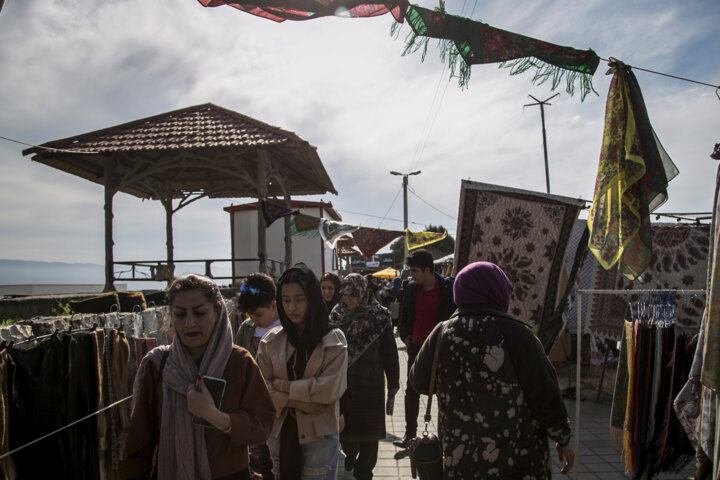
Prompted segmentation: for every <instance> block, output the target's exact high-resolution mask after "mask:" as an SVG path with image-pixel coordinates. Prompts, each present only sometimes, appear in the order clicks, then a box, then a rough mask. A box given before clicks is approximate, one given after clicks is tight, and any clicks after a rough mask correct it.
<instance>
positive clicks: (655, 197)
mask: <svg viewBox="0 0 720 480" xmlns="http://www.w3.org/2000/svg"><path fill="white" fill-rule="evenodd" d="M611 66H612V69H611V70H610V72H613V73H614V76H613V78H612V81H611V83H610V91H609V93H608V98H607V104H606V109H605V131H604V133H603V141H602V148H601V152H600V162H599V165H598V173H597V179H596V181H595V193H594V195H593V204H592V207H591V208H590V212H589V214H588V228H589V229H590V240H589V242H588V247H589V248H590V251H591V252H592V253H593V255H595V258H597V260H598V262H599V263H600V265H602V266H603V268H605V269H609V268H610V267H612V266H613V265H615V264H616V263H618V264H619V265H620V272H621V273H622V274H623V275H625V276H626V277H628V278H629V279H631V280H634V279H636V278H637V277H638V276H640V274H642V272H643V271H644V270H645V268H647V266H648V265H649V264H650V262H651V259H652V243H651V238H650V212H652V211H653V210H655V209H656V208H657V207H659V206H660V205H662V204H663V203H664V202H665V200H667V184H668V182H669V181H670V180H672V179H673V178H674V177H675V176H676V175H677V174H678V170H677V167H675V165H674V164H673V163H672V160H670V157H669V156H668V155H667V153H666V152H665V150H664V149H663V147H662V145H661V144H660V141H659V140H658V138H657V136H656V135H655V132H654V130H653V128H652V125H650V120H649V118H648V114H647V111H646V109H645V103H644V101H643V97H642V93H641V92H640V86H639V85H638V83H637V80H636V79H635V75H634V74H633V73H632V71H631V70H630V68H629V67H627V66H626V65H624V64H623V63H621V62H617V61H614V62H613V63H611ZM618 199H620V200H618Z"/></svg>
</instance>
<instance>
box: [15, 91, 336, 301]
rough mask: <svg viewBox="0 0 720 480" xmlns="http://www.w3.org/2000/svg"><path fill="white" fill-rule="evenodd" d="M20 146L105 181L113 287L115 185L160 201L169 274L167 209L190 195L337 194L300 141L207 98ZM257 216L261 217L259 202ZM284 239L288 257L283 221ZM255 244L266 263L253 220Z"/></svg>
mask: <svg viewBox="0 0 720 480" xmlns="http://www.w3.org/2000/svg"><path fill="white" fill-rule="evenodd" d="M23 154H24V155H31V154H32V155H33V157H32V160H34V161H36V162H40V163H44V164H46V165H49V166H51V167H54V168H57V169H59V170H62V171H64V172H67V173H70V174H73V175H76V176H78V177H81V178H84V179H86V180H90V181H92V182H95V183H99V184H101V185H104V187H105V290H106V291H110V290H114V289H115V287H114V285H113V281H114V270H113V264H114V259H113V227H112V218H113V213H112V210H113V203H112V202H113V196H114V195H115V193H116V192H124V193H128V194H130V195H134V196H136V197H139V198H143V199H152V200H159V201H160V202H162V204H163V206H164V207H165V212H166V222H167V225H166V234H167V267H168V270H169V272H170V274H171V276H172V272H173V271H174V258H173V240H172V216H173V214H174V213H175V212H176V211H178V210H179V209H181V208H182V207H184V206H187V205H188V204H190V203H191V202H193V201H195V200H198V199H200V198H203V197H208V198H237V197H252V198H258V199H262V198H266V197H270V196H274V197H283V198H284V200H285V202H286V204H287V205H289V202H290V199H291V195H314V194H324V193H327V192H330V193H334V194H337V191H336V190H335V187H334V186H333V184H332V181H331V180H330V177H329V176H328V174H327V172H326V171H325V168H324V167H323V164H322V162H321V161H320V157H318V154H317V151H316V149H315V147H313V146H312V145H310V144H309V143H308V142H307V141H305V140H303V139H302V138H300V137H299V136H297V135H296V134H295V133H292V132H288V131H285V130H282V129H280V128H278V127H274V126H272V125H268V124H266V123H263V122H261V121H259V120H255V119H253V118H250V117H248V116H245V115H242V114H240V113H237V112H233V111H231V110H227V109H224V108H221V107H218V106H216V105H213V104H211V103H207V104H204V105H198V106H194V107H188V108H184V109H181V110H175V111H172V112H168V113H163V114H160V115H155V116H153V117H148V118H142V119H140V120H135V121H132V122H129V123H125V124H122V125H117V126H114V127H109V128H105V129H102V130H97V131H94V132H90V133H85V134H82V135H77V136H73V137H69V138H64V139H61V140H54V141H51V142H47V143H44V144H42V145H40V146H37V147H32V148H28V149H26V150H24V151H23ZM174 200H177V204H176V205H175V206H173V201H174ZM258 205H259V202H258ZM258 216H259V217H260V218H262V212H261V211H260V208H259V207H258ZM287 221H289V220H286V223H287ZM259 224H260V225H263V223H262V222H259ZM285 240H286V257H285V262H286V264H289V263H291V262H292V258H291V255H292V254H291V251H292V250H291V243H290V242H291V240H290V237H289V234H288V233H287V229H286V234H285ZM258 245H259V248H258V250H259V251H258V259H259V262H260V270H261V271H265V269H266V265H265V261H266V256H265V229H264V228H258Z"/></svg>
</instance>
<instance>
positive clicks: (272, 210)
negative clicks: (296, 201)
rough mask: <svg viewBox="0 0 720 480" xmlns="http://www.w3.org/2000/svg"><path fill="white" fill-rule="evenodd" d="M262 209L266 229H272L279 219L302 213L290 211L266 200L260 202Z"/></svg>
mask: <svg viewBox="0 0 720 480" xmlns="http://www.w3.org/2000/svg"><path fill="white" fill-rule="evenodd" d="M260 208H261V209H262V215H263V219H265V227H270V225H272V224H273V222H274V221H275V220H277V219H278V218H282V217H287V216H288V215H297V214H299V213H300V210H290V209H289V208H285V207H284V206H281V205H278V204H276V203H273V202H267V201H265V200H260Z"/></svg>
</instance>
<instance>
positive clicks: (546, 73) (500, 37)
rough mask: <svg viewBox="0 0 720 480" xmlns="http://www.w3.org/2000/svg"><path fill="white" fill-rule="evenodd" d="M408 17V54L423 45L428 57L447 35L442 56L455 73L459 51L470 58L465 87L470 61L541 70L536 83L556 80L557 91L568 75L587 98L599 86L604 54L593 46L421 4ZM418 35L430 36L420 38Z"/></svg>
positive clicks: (572, 86)
mask: <svg viewBox="0 0 720 480" xmlns="http://www.w3.org/2000/svg"><path fill="white" fill-rule="evenodd" d="M406 19H407V22H408V24H409V25H410V27H411V28H412V31H413V34H412V35H410V37H409V39H408V41H407V44H406V47H405V52H404V54H407V53H410V52H414V51H417V50H419V49H422V50H423V60H424V58H425V54H426V53H427V42H428V40H429V38H437V39H440V40H446V41H445V42H441V59H443V61H445V60H446V59H447V62H448V64H449V66H450V68H451V71H452V73H453V74H455V70H456V63H457V61H458V56H459V57H461V58H462V60H464V62H465V64H464V65H463V66H461V67H460V73H459V78H460V85H461V86H467V83H468V81H469V79H470V67H469V66H470V65H476V64H482V63H498V62H503V63H501V64H500V66H501V67H503V68H510V74H511V75H517V74H520V73H523V72H525V71H527V70H529V69H535V76H534V77H533V83H534V84H536V85H540V84H542V83H544V82H546V81H547V80H551V81H552V90H555V89H556V88H557V87H558V85H559V84H560V82H561V81H562V79H563V77H565V78H566V82H567V86H566V91H567V92H568V93H569V94H570V95H572V94H573V93H574V91H575V84H576V82H579V83H580V95H581V98H582V99H583V100H584V99H585V96H586V95H587V94H588V93H590V92H592V91H594V90H593V86H592V76H593V74H594V73H595V70H596V69H597V66H598V64H599V62H600V58H599V57H598V56H597V54H596V53H595V52H594V51H592V50H577V49H575V48H572V47H564V46H561V45H555V44H552V43H548V42H544V41H542V40H536V39H534V38H530V37H526V36H524V35H519V34H517V33H512V32H508V31H505V30H500V29H499V28H495V27H491V26H490V25H487V24H485V23H482V22H479V21H476V20H471V19H469V18H464V17H459V16H455V15H448V14H446V13H445V12H444V11H442V10H429V9H427V8H422V7H418V6H416V5H410V6H409V7H408V10H407V13H406ZM417 37H425V38H423V39H422V40H419V41H416V40H417Z"/></svg>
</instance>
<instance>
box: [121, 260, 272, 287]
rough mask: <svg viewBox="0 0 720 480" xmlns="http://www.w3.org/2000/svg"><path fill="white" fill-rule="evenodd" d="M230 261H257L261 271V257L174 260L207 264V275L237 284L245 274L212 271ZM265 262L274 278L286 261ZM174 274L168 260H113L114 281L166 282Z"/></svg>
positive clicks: (177, 262) (176, 262)
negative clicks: (214, 267) (219, 273)
mask: <svg viewBox="0 0 720 480" xmlns="http://www.w3.org/2000/svg"><path fill="white" fill-rule="evenodd" d="M222 262H229V263H230V264H231V265H232V263H233V262H256V263H257V265H258V268H256V269H255V270H257V271H259V266H260V259H259V258H212V259H196V260H173V264H174V265H176V266H177V265H178V264H193V263H194V264H204V265H205V276H207V277H209V278H212V279H214V280H231V284H233V285H234V284H235V283H236V282H239V281H240V280H242V279H243V278H244V277H245V275H238V276H233V275H229V276H228V275H215V274H213V272H212V267H213V264H215V263H222ZM265 262H266V263H267V265H268V267H269V270H270V271H269V272H266V273H267V274H268V275H270V276H271V277H273V278H277V277H278V276H279V275H280V274H281V273H282V271H283V269H284V263H283V262H281V261H279V260H272V259H270V258H266V259H265ZM118 266H120V267H123V266H124V267H129V268H127V269H125V270H121V271H119V272H118V271H117V267H118ZM172 277H173V275H172V272H171V271H170V267H169V266H168V263H167V260H130V261H123V262H113V282H116V281H123V282H133V281H137V282H166V281H168V280H170V279H172Z"/></svg>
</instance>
